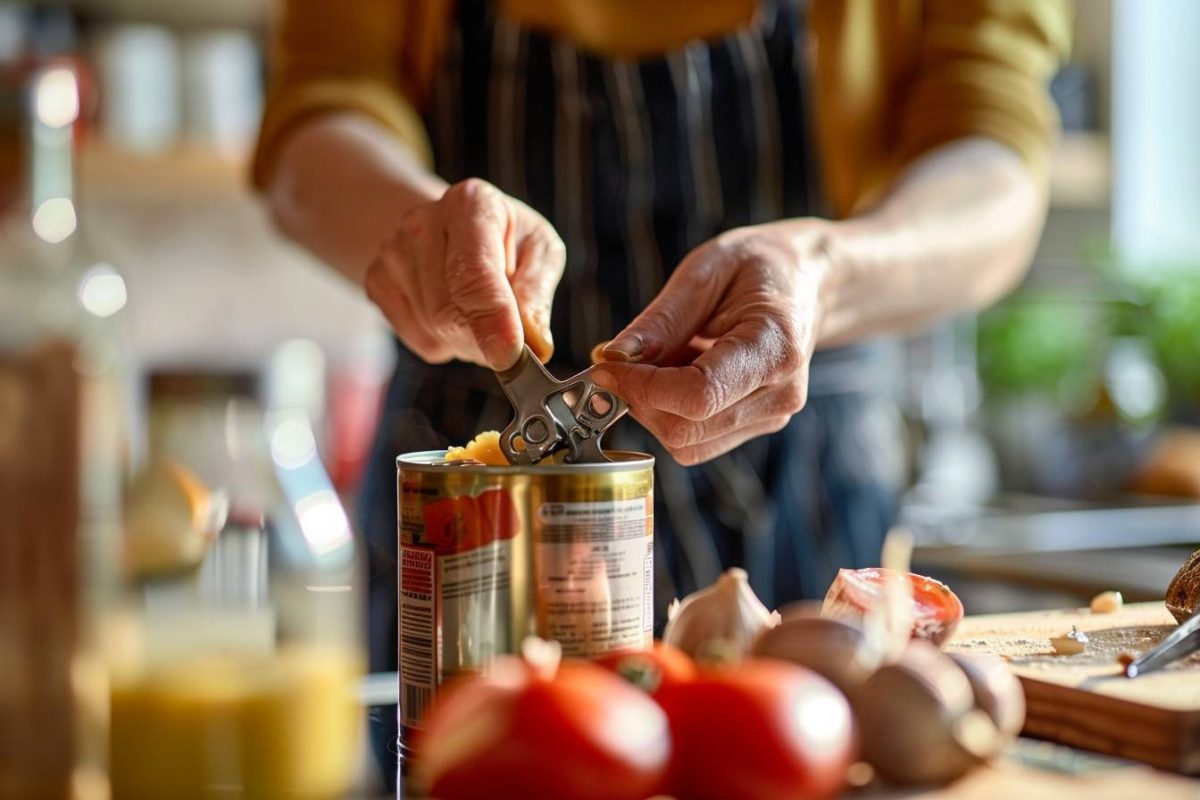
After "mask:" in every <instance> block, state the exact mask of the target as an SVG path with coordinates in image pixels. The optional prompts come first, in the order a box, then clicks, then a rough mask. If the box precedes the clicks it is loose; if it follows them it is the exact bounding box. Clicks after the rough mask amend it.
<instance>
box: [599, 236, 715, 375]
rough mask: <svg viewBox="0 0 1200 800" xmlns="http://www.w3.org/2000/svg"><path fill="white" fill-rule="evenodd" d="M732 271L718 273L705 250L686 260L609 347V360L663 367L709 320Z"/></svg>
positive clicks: (607, 357)
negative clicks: (661, 365)
mask: <svg viewBox="0 0 1200 800" xmlns="http://www.w3.org/2000/svg"><path fill="white" fill-rule="evenodd" d="M731 273H732V270H716V269H713V266H712V265H711V264H710V263H709V261H708V259H707V258H706V257H705V256H704V255H703V254H702V252H701V251H695V252H693V253H692V254H690V255H689V256H688V257H687V258H685V259H684V260H683V261H682V262H681V263H680V265H679V267H678V268H676V270H675V272H674V273H672V274H671V277H670V278H669V279H668V280H667V283H666V285H665V286H663V288H662V291H661V292H659V293H658V296H656V297H655V298H654V300H653V301H651V303H650V305H648V306H646V308H645V310H643V311H642V313H641V314H638V316H637V317H636V318H635V319H634V320H633V322H631V323H629V325H628V326H626V328H625V330H623V331H621V332H620V333H619V334H617V336H616V337H615V338H614V339H613V340H612V341H611V342H609V344H608V347H606V348H605V358H606V359H607V360H609V361H629V362H642V363H651V364H659V363H663V361H664V359H665V358H668V357H670V356H672V355H674V354H676V353H677V352H678V351H679V350H680V349H682V348H684V347H685V346H686V345H687V343H688V342H689V341H691V339H692V336H694V335H695V334H696V333H698V332H699V331H700V329H701V327H703V325H704V323H705V322H707V321H708V319H709V317H710V316H711V315H712V313H713V311H714V310H715V309H716V306H717V302H718V300H719V299H720V297H721V295H722V293H723V292H724V291H725V287H726V285H727V284H728V282H729V280H730V274H731Z"/></svg>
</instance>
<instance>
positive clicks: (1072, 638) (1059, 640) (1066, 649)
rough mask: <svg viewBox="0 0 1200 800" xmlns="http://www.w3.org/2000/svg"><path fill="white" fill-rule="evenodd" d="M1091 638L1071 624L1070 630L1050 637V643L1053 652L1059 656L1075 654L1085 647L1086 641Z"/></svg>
mask: <svg viewBox="0 0 1200 800" xmlns="http://www.w3.org/2000/svg"><path fill="white" fill-rule="evenodd" d="M1090 641H1091V640H1090V639H1089V638H1088V635H1087V634H1086V633H1084V632H1083V631H1081V630H1079V629H1078V628H1076V627H1075V626H1074V625H1072V626H1071V630H1070V631H1068V632H1067V633H1064V634H1063V635H1062V636H1052V637H1050V645H1051V646H1052V647H1053V648H1054V652H1055V653H1057V654H1058V655H1060V656H1077V655H1079V654H1080V653H1082V652H1083V651H1084V650H1086V649H1087V646H1088V642H1090Z"/></svg>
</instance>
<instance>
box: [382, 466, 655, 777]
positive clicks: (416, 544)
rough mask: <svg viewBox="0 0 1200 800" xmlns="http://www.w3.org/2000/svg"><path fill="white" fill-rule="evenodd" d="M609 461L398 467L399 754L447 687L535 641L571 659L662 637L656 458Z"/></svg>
mask: <svg viewBox="0 0 1200 800" xmlns="http://www.w3.org/2000/svg"><path fill="white" fill-rule="evenodd" d="M607 455H608V456H609V457H610V458H612V459H613V460H612V461H611V462H609V463H601V464H546V465H540V464H539V465H534V466H531V467H513V466H505V467H496V466H483V465H473V464H446V463H444V456H445V451H442V450H434V451H427V452H420V453H409V454H406V455H402V456H400V457H399V458H398V459H397V460H396V466H397V483H398V498H399V552H400V582H399V637H398V643H399V665H400V724H401V731H400V753H401V757H402V758H403V757H404V756H406V755H407V754H408V747H407V744H408V742H410V741H411V736H412V734H413V732H414V730H415V729H416V728H419V727H420V723H421V716H422V714H423V713H424V711H425V709H426V707H427V706H428V704H429V702H430V701H431V700H432V698H433V696H434V694H435V693H436V691H437V687H438V685H439V684H441V683H442V682H443V681H444V680H446V679H448V678H451V677H453V676H454V675H455V674H456V673H459V672H463V671H470V670H472V669H477V668H479V667H482V666H484V665H486V664H487V663H488V661H490V660H491V659H492V658H494V657H495V656H497V655H500V654H502V653H513V652H517V650H518V649H519V648H520V645H521V642H522V641H523V640H524V639H525V637H526V636H528V635H531V634H532V635H537V636H541V637H542V638H546V639H554V640H556V641H558V642H559V643H560V644H561V645H562V649H563V655H564V656H567V657H577V658H589V657H592V656H595V655H599V654H601V653H606V652H610V651H612V650H618V649H624V648H631V647H642V646H649V645H650V644H651V642H652V640H653V635H654V500H653V491H654V488H653V487H654V473H653V466H654V459H653V457H652V456H648V455H645V454H642V453H625V452H610V453H608V454H607Z"/></svg>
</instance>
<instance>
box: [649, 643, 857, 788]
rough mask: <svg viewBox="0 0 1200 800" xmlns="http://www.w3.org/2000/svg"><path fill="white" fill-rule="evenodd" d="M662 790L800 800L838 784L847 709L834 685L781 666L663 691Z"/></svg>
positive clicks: (846, 762) (717, 674) (745, 666)
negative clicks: (669, 750) (666, 722)
mask: <svg viewBox="0 0 1200 800" xmlns="http://www.w3.org/2000/svg"><path fill="white" fill-rule="evenodd" d="M657 699H658V701H659V703H660V704H661V705H662V707H663V708H665V709H666V711H667V717H668V718H669V719H670V720H671V736H672V744H673V745H674V748H675V752H674V755H673V756H672V759H671V774H670V776H669V779H668V785H669V787H670V790H671V793H673V794H674V795H675V796H676V797H679V798H686V800H709V798H712V800H785V799H786V800H809V799H810V798H827V797H832V796H834V795H836V794H837V793H838V792H840V791H841V790H842V789H844V788H845V786H846V770H847V768H848V767H849V766H850V763H851V761H852V760H853V757H854V753H855V749H856V747H855V741H856V740H855V735H854V723H853V718H852V717H851V714H850V704H849V703H848V702H847V701H846V698H845V697H844V696H843V695H842V693H841V692H839V691H838V690H837V689H836V688H834V686H833V684H831V683H830V682H829V681H827V680H825V679H824V678H822V677H820V676H819V675H817V674H816V673H814V672H811V671H809V670H807V669H804V668H803V667H797V666H794V665H792V664H786V663H784V662H782V661H768V660H753V659H752V660H749V661H744V662H742V663H741V664H738V665H736V666H733V667H729V668H727V669H717V670H712V671H709V672H703V673H701V674H700V676H699V677H697V678H696V679H695V680H693V681H690V682H688V683H681V684H678V685H676V686H670V687H665V688H664V689H663V690H662V691H661V692H660V693H659V694H658V697H657Z"/></svg>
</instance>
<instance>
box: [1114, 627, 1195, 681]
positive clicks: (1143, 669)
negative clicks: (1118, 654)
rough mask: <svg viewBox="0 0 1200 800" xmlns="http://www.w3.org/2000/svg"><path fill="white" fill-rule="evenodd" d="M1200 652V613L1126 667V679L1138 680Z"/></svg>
mask: <svg viewBox="0 0 1200 800" xmlns="http://www.w3.org/2000/svg"><path fill="white" fill-rule="evenodd" d="M1197 650H1200V613H1196V614H1193V615H1192V617H1191V619H1189V620H1188V621H1187V622H1185V623H1183V624H1182V625H1180V626H1179V627H1178V628H1176V629H1175V631H1174V632H1173V633H1172V634H1171V635H1170V636H1168V637H1167V638H1165V639H1163V640H1162V641H1161V642H1159V643H1158V645H1157V646H1156V647H1154V649H1152V650H1148V651H1146V652H1145V653H1142V654H1141V655H1140V656H1138V657H1137V658H1136V659H1134V660H1133V661H1132V662H1130V663H1129V664H1128V665H1127V666H1126V667H1125V677H1126V678H1136V677H1138V676H1139V675H1145V674H1146V673H1147V672H1153V671H1155V670H1158V669H1162V668H1163V667H1165V666H1167V665H1168V664H1170V663H1172V662H1174V661H1178V660H1179V659H1181V658H1185V657H1187V656H1190V655H1191V654H1192V653H1194V652H1196V651H1197Z"/></svg>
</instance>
